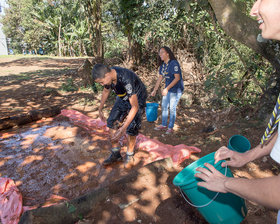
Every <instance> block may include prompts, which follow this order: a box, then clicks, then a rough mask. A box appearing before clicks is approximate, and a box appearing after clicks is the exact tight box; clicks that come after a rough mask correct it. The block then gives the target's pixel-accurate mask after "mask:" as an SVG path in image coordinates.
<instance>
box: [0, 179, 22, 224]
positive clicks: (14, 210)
mask: <svg viewBox="0 0 280 224" xmlns="http://www.w3.org/2000/svg"><path fill="white" fill-rule="evenodd" d="M22 212H23V207H22V196H21V193H20V192H19V190H18V188H17V187H16V185H15V183H14V181H13V180H12V179H9V178H3V177H0V217H1V222H2V224H16V223H18V222H19V218H20V215H21V213H22Z"/></svg>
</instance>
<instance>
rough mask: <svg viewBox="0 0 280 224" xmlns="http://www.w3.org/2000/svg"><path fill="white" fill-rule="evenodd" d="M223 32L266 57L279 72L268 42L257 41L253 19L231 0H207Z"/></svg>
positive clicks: (256, 30)
mask: <svg viewBox="0 0 280 224" xmlns="http://www.w3.org/2000/svg"><path fill="white" fill-rule="evenodd" d="M208 2H209V3H210V5H211V7H212V9H213V10H214V12H215V15H216V18H217V20H218V22H219V24H220V26H221V27H222V28H223V30H224V31H225V33H226V34H227V35H229V36H231V37H232V38H233V39H235V40H237V41H239V42H240V43H243V44H245V45H246V46H248V47H250V48H251V49H253V50H254V51H255V52H257V53H259V54H261V55H262V56H263V57H264V58H266V59H267V60H268V61H269V62H270V63H271V64H272V65H273V67H274V68H275V69H276V70H277V73H280V62H279V60H278V59H277V56H276V52H275V50H274V49H273V48H272V46H271V43H270V42H267V41H266V42H258V41H257V36H258V35H259V33H260V30H259V29H258V24H257V22H256V21H255V20H253V19H252V18H250V17H248V16H247V15H246V14H245V13H243V11H242V10H241V9H240V7H238V6H237V5H236V4H235V3H234V2H233V1H232V0H208Z"/></svg>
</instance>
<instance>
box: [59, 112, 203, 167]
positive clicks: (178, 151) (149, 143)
mask: <svg viewBox="0 0 280 224" xmlns="http://www.w3.org/2000/svg"><path fill="white" fill-rule="evenodd" d="M61 115H63V116H66V117H68V118H70V120H71V121H72V122H73V123H74V124H75V125H80V126H82V127H84V128H86V129H87V130H91V131H94V132H97V131H98V133H101V132H104V134H108V128H107V127H106V123H104V122H102V121H101V120H100V119H92V118H90V117H88V116H86V115H83V114H82V113H80V112H78V111H74V110H62V111H61ZM136 147H137V148H138V149H140V150H144V151H147V152H149V153H150V154H151V158H152V160H149V161H146V162H144V164H147V163H148V162H153V161H156V160H160V159H164V158H167V157H171V159H172V161H173V164H174V165H179V164H180V163H181V162H183V161H184V160H185V159H188V158H189V157H190V155H191V153H199V152H201V150H200V149H199V148H196V147H194V146H187V145H184V144H180V145H176V146H173V145H168V144H164V143H161V142H160V141H158V140H155V139H150V138H148V137H147V136H145V135H142V134H139V135H138V136H137V139H136Z"/></svg>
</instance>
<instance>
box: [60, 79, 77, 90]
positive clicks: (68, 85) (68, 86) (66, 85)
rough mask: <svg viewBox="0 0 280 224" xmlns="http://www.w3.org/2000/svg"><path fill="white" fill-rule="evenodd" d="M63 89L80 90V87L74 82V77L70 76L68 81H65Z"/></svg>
mask: <svg viewBox="0 0 280 224" xmlns="http://www.w3.org/2000/svg"><path fill="white" fill-rule="evenodd" d="M61 90H62V91H65V92H75V91H77V90H78V87H77V86H76V85H75V84H74V82H73V79H72V78H68V79H67V81H66V83H63V84H62V86H61Z"/></svg>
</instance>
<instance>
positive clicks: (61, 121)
mask: <svg viewBox="0 0 280 224" xmlns="http://www.w3.org/2000/svg"><path fill="white" fill-rule="evenodd" d="M62 115H64V116H62ZM62 115H59V116H57V117H56V118H54V119H50V118H48V119H46V120H45V121H40V122H36V123H35V124H34V123H33V124H30V125H26V126H24V127H22V128H18V129H17V130H16V131H8V132H7V131H6V132H3V131H2V132H0V175H1V176H2V177H8V178H11V179H13V180H14V181H15V183H16V185H17V187H18V188H19V190H20V191H21V193H22V196H23V205H25V206H34V207H37V206H48V205H51V204H54V203H57V202H60V201H62V200H70V199H73V198H76V197H78V196H81V195H83V194H85V193H86V192H88V191H91V190H93V189H96V188H98V187H102V186H105V185H107V184H110V183H112V182H114V181H115V180H117V179H119V178H121V177H123V176H125V175H127V174H128V173H129V172H130V170H129V169H125V168H124V165H123V164H122V163H118V164H115V165H113V166H109V167H104V166H102V162H103V161H104V159H106V158H107V157H108V155H109V154H110V147H111V144H110V142H109V140H108V130H107V128H106V125H104V124H103V123H102V124H101V123H100V122H99V121H97V120H94V119H91V118H88V117H86V116H85V115H82V114H81V113H79V112H77V111H67V110H63V111H62ZM100 124H101V126H98V125H100ZM123 143H124V144H123V145H124V146H123V147H122V151H121V153H122V154H123V155H124V153H125V150H126V147H125V139H123ZM136 147H137V148H138V150H137V152H136V154H135V156H134V158H135V162H134V166H133V167H132V168H131V169H138V168H139V167H142V166H143V165H146V164H148V163H150V162H153V161H156V160H159V159H163V158H166V157H171V158H172V160H173V162H174V163H175V165H176V164H179V163H180V162H182V161H183V160H184V159H186V158H188V157H189V156H190V154H191V153H195V152H199V151H200V150H199V149H197V148H195V147H189V146H186V145H183V144H181V145H177V146H171V145H165V144H163V143H161V142H159V141H157V140H153V139H149V138H148V137H146V136H144V135H142V134H140V135H139V136H138V137H137V145H136Z"/></svg>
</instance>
